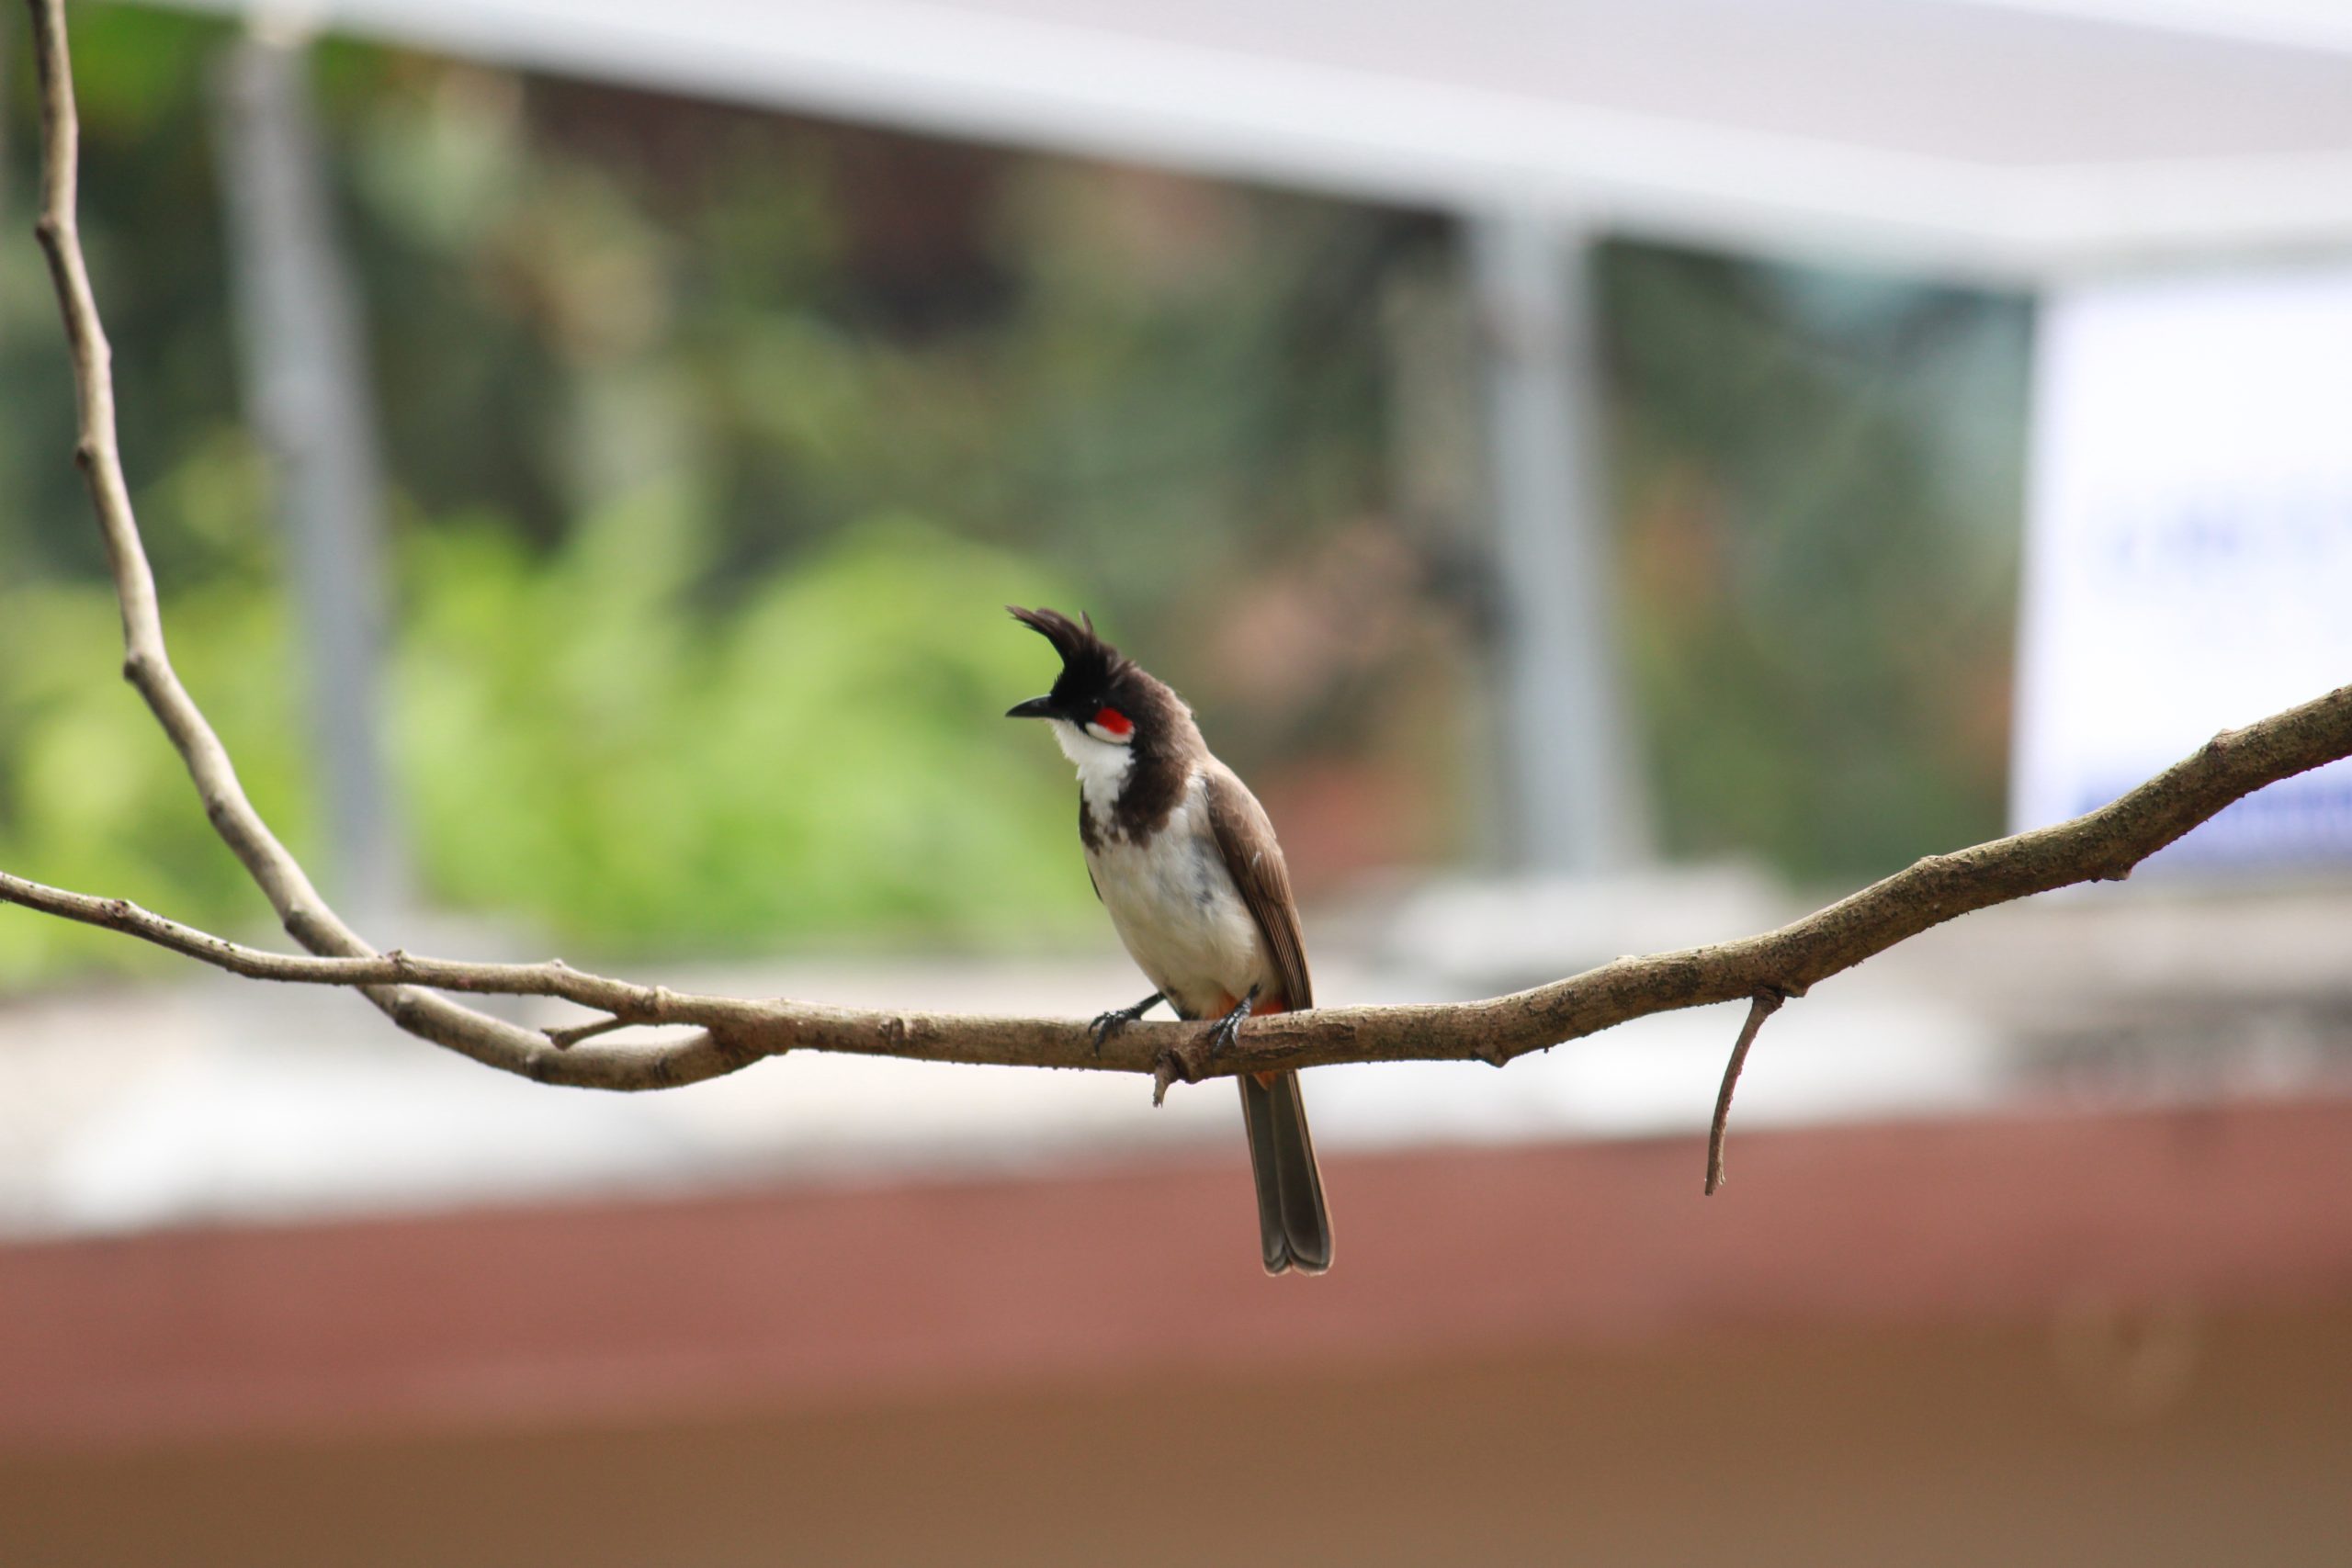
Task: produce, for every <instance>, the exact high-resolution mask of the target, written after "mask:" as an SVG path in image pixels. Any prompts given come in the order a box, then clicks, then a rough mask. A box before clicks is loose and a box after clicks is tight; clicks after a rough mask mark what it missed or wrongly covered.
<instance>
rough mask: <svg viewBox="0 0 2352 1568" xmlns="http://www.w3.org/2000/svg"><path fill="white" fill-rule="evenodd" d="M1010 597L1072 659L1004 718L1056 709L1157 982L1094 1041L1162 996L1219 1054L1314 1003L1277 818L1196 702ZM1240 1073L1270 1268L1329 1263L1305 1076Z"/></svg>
mask: <svg viewBox="0 0 2352 1568" xmlns="http://www.w3.org/2000/svg"><path fill="white" fill-rule="evenodd" d="M1005 608H1006V609H1007V610H1009V611H1011V612H1012V616H1013V618H1014V619H1015V620H1017V621H1019V622H1021V623H1022V624H1023V626H1028V627H1030V628H1031V629H1032V630H1034V631H1035V632H1037V633H1038V634H1039V635H1040V636H1042V637H1045V639H1046V641H1047V642H1050V643H1052V644H1053V645H1054V650H1055V651H1056V652H1057V653H1058V654H1060V655H1061V660H1062V668H1061V673H1060V674H1059V675H1058V676H1057V677H1056V679H1055V681H1054V686H1053V690H1052V691H1050V692H1048V693H1047V694H1046V695H1044V696H1042V697H1032V698H1030V699H1029V700H1028V701H1026V702H1023V703H1018V704H1015V705H1013V707H1012V709H1011V710H1010V711H1008V712H1007V713H1006V715H1005V716H1006V717H1007V718H1036V719H1043V720H1045V721H1046V724H1047V726H1048V727H1050V728H1052V730H1053V733H1054V739H1056V740H1057V741H1059V742H1060V743H1061V749H1062V752H1063V754H1064V755H1065V756H1067V757H1068V758H1069V760H1070V761H1071V762H1072V763H1073V764H1075V765H1076V766H1077V769H1078V795H1079V807H1078V837H1079V843H1080V847H1081V848H1082V849H1083V850H1084V852H1085V854H1086V872H1087V875H1088V877H1089V879H1090V880H1091V881H1092V882H1093V884H1094V894H1095V897H1097V898H1099V899H1101V900H1102V903H1103V908H1104V909H1105V910H1107V911H1108V912H1109V914H1110V917H1111V924H1112V926H1113V927H1114V928H1115V929H1116V930H1117V931H1118V933H1119V940H1120V941H1121V942H1123V943H1125V946H1126V950H1127V953H1128V954H1129V956H1131V957H1132V958H1134V960H1135V962H1136V967H1137V968H1139V969H1141V970H1142V971H1143V973H1144V977H1145V978H1146V979H1148V980H1149V981H1150V982H1151V983H1152V985H1153V986H1154V987H1157V989H1155V990H1154V991H1153V992H1152V994H1151V995H1150V996H1148V997H1146V998H1144V999H1143V1000H1142V1001H1140V1002H1137V1003H1136V1004H1135V1005H1134V1006H1133V1007H1126V1008H1119V1009H1115V1010H1112V1011H1109V1012H1105V1013H1103V1014H1100V1015H1098V1016H1097V1017H1096V1018H1095V1020H1094V1021H1093V1029H1094V1048H1095V1050H1096V1051H1097V1052H1098V1053H1099V1052H1100V1051H1101V1050H1102V1048H1103V1041H1104V1040H1106V1039H1108V1038H1109V1037H1110V1035H1111V1034H1112V1033H1114V1032H1116V1031H1117V1030H1120V1029H1123V1028H1125V1026H1126V1025H1127V1024H1129V1023H1132V1022H1134V1021H1136V1020H1137V1019H1140V1018H1141V1017H1143V1016H1144V1014H1145V1013H1147V1012H1148V1011H1150V1010H1151V1009H1152V1008H1154V1007H1156V1006H1158V1005H1159V1003H1160V1002H1162V1001H1165V1002H1166V1003H1167V1004H1168V1006H1169V1008H1170V1010H1173V1011H1174V1013H1175V1014H1176V1016H1177V1017H1178V1018H1182V1019H1193V1020H1204V1021H1211V1022H1212V1023H1213V1029H1212V1032H1211V1034H1210V1053H1211V1055H1212V1057H1213V1058H1214V1056H1215V1055H1216V1053H1217V1052H1219V1051H1222V1050H1223V1049H1225V1048H1226V1047H1227V1046H1228V1045H1230V1044H1231V1043H1232V1042H1233V1037H1234V1032H1235V1031H1236V1030H1237V1029H1238V1027H1239V1026H1240V1023H1241V1021H1242V1020H1243V1019H1245V1018H1247V1017H1249V1016H1250V1014H1251V1013H1252V1012H1257V1013H1273V1012H1285V1011H1289V1010H1295V1009H1304V1008H1309V1007H1312V1006H1314V1004H1315V998H1314V989H1313V984H1312V982H1311V980H1310V979H1309V977H1308V976H1307V971H1306V948H1305V946H1304V945H1303V944H1302V942H1301V939H1300V935H1299V926H1298V905H1297V902H1296V900H1295V898H1294V897H1292V894H1291V886H1290V870H1289V867H1288V866H1287V865H1286V864H1284V863H1283V851H1282V846H1281V845H1280V844H1279V843H1277V842H1276V841H1275V840H1274V825H1273V823H1272V820H1271V819H1270V818H1268V817H1267V815H1266V809H1265V807H1262V806H1261V805H1259V804H1258V797H1257V796H1256V795H1251V794H1250V790H1249V787H1248V786H1247V785H1245V784H1243V783H1242V782H1241V780H1240V778H1239V777H1238V775H1237V774H1235V773H1234V772H1233V770H1232V769H1231V768H1228V767H1227V766H1226V765H1225V764H1224V763H1223V762H1220V761H1217V759H1216V756H1215V755H1214V754H1213V753H1211V751H1210V750H1209V749H1208V744H1207V742H1205V741H1204V740H1203V739H1201V731H1200V727H1199V725H1198V724H1196V723H1195V722H1194V721H1193V710H1192V709H1191V708H1190V707H1188V706H1186V705H1185V704H1184V700H1183V699H1182V697H1180V696H1178V695H1177V694H1175V692H1174V691H1172V690H1171V689H1170V687H1169V686H1168V685H1167V683H1166V682H1162V681H1159V680H1157V679H1155V678H1154V677H1153V676H1151V675H1150V674H1148V673H1147V672H1146V671H1144V669H1143V667H1142V666H1141V665H1138V664H1137V663H1136V661H1135V660H1132V659H1129V658H1127V657H1126V656H1125V655H1124V654H1122V653H1121V652H1120V651H1119V650H1118V649H1115V648H1114V647H1112V646H1111V645H1110V644H1109V643H1107V642H1105V641H1104V640H1103V638H1102V637H1099V636H1098V635H1096V633H1095V630H1094V619H1093V617H1092V616H1091V615H1086V614H1084V613H1083V612H1081V614H1080V618H1079V619H1078V620H1076V621H1073V620H1071V619H1070V618H1069V616H1068V615H1063V614H1061V613H1060V612H1059V611H1056V610H1046V609H1036V610H1024V609H1022V608H1020V607H1019V606H1017V605H1011V604H1008V605H1006V606H1005ZM1235 1081H1236V1082H1238V1084H1239V1085H1240V1086H1241V1118H1242V1124H1243V1126H1244V1127H1245V1129H1246V1130H1247V1131H1248V1133H1249V1136H1250V1175H1251V1177H1252V1179H1254V1181H1255V1182H1256V1185H1257V1192H1258V1233H1259V1240H1260V1243H1261V1252H1262V1256H1263V1262H1264V1264H1265V1269H1266V1272H1267V1273H1269V1274H1284V1273H1289V1272H1291V1271H1293V1270H1296V1271H1297V1272H1299V1273H1301V1274H1320V1273H1322V1272H1323V1271H1324V1270H1325V1269H1329V1267H1330V1266H1331V1215H1330V1211H1329V1208H1328V1207H1327V1206H1326V1205H1325V1203H1324V1201H1323V1177H1322V1173H1321V1171H1320V1170H1319V1169H1317V1166H1316V1163H1315V1141H1314V1139H1313V1138H1312V1137H1311V1136H1309V1135H1308V1133H1307V1128H1306V1101H1305V1100H1303V1099H1302V1098H1301V1096H1300V1092H1299V1082H1298V1074H1297V1073H1296V1072H1295V1071H1287V1070H1286V1071H1282V1072H1271V1073H1251V1072H1245V1073H1240V1074H1238V1075H1236V1078H1235Z"/></svg>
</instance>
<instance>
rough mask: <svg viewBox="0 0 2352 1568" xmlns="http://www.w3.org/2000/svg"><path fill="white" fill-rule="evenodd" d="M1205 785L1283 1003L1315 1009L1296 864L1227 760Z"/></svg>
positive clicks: (1219, 839) (1222, 846) (1219, 840)
mask: <svg viewBox="0 0 2352 1568" xmlns="http://www.w3.org/2000/svg"><path fill="white" fill-rule="evenodd" d="M1204 783H1205V785H1206V790H1207V795H1208V807H1209V826H1210V827H1211V828H1212V829H1215V830H1216V847H1217V849H1218V850H1219V851H1220V852H1222V853H1223V854H1224V856H1225V868H1226V870H1227V871H1228V872H1230V873H1231V874H1232V875H1233V881H1234V885H1235V886H1238V887H1239V888H1240V889H1241V901H1242V902H1243V903H1245V904H1247V905H1249V906H1250V915H1251V916H1252V917H1253V918H1254V919H1256V920H1257V922H1258V931H1259V933H1260V934H1261V936H1263V937H1264V938H1265V941H1266V951H1267V952H1269V953H1272V955H1273V960H1274V975H1275V976H1276V977H1277V978H1278V979H1280V980H1281V982H1282V987H1283V1006H1284V1007H1288V1008H1311V1007H1313V1006H1314V1005H1315V992H1314V987H1313V985H1312V983H1311V982H1310V981H1309V980H1308V979H1307V976H1306V946H1305V945H1304V944H1303V943H1302V942H1300V941H1299V937H1298V903H1297V901H1296V900H1295V898H1293V897H1291V891H1290V868H1289V867H1288V866H1287V865H1284V864H1283V847H1282V845H1280V844H1278V843H1276V842H1275V841H1274V825H1273V823H1272V822H1271V821H1269V820H1268V819H1267V817H1266V808H1265V807H1262V806H1261V805H1259V804H1258V797H1257V796H1256V795H1251V794H1250V791H1249V788H1248V786H1246V785H1244V784H1242V782H1241V781H1240V780H1239V779H1238V778H1236V777H1234V775H1233V770H1231V769H1230V768H1227V766H1225V764H1224V763H1222V762H1211V763H1210V764H1209V766H1208V768H1207V769H1206V778H1205V780H1204Z"/></svg>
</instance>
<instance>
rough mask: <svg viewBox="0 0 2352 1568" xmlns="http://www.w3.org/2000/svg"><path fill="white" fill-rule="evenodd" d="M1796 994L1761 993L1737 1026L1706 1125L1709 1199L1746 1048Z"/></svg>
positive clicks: (1720, 1175)
mask: <svg viewBox="0 0 2352 1568" xmlns="http://www.w3.org/2000/svg"><path fill="white" fill-rule="evenodd" d="M1794 994H1795V993H1793V992H1786V991H1781V990H1762V991H1758V992H1757V993H1756V995H1755V996H1753V997H1751V998H1748V1003H1747V1022H1746V1023H1743V1024H1741V1025H1740V1026H1739V1038H1738V1039H1737V1040H1736V1041H1734V1042H1733V1043H1732V1047H1731V1060H1730V1061H1728V1062H1725V1063H1724V1085H1723V1088H1721V1089H1717V1090H1716V1091H1715V1118H1714V1120H1713V1122H1709V1123H1708V1124H1707V1181H1706V1185H1705V1186H1704V1187H1703V1188H1702V1191H1704V1192H1705V1194H1706V1195H1707V1196H1708V1197H1710V1198H1712V1197H1713V1196H1714V1195H1715V1194H1716V1193H1717V1192H1718V1191H1720V1190H1722V1189H1723V1184H1724V1136H1725V1135H1726V1134H1729V1133H1730V1131H1731V1097H1732V1091H1733V1090H1734V1089H1737V1088H1738V1087H1739V1075H1740V1071H1741V1069H1742V1068H1744V1067H1746V1066H1747V1052H1748V1048H1749V1047H1751V1046H1753V1045H1754V1044H1755V1043H1756V1036H1757V1034H1758V1032H1759V1031H1761V1030H1762V1029H1763V1027H1764V1021H1765V1020H1766V1019H1768V1018H1770V1017H1771V1016H1772V1015H1773V1014H1774V1013H1776V1012H1778V1011H1780V1010H1781V1003H1782V1002H1785V1001H1787V1000H1788V999H1789V998H1790V997H1791V996H1792V995H1794Z"/></svg>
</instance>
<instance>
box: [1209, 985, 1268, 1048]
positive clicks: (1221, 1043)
mask: <svg viewBox="0 0 2352 1568" xmlns="http://www.w3.org/2000/svg"><path fill="white" fill-rule="evenodd" d="M1257 1002H1258V987H1255V986H1252V987H1250V994H1249V995H1248V996H1246V997H1244V998H1241V1000H1240V1001H1239V1002H1238V1004H1236V1005H1235V1007H1234V1010H1232V1011H1231V1012H1229V1013H1227V1014H1226V1015H1225V1016H1224V1017H1223V1018H1221V1019H1218V1020H1217V1021H1216V1022H1215V1023H1213V1024H1211V1025H1209V1060H1210V1061H1212V1062H1214V1061H1216V1059H1217V1058H1218V1057H1219V1056H1222V1055H1225V1053H1226V1049H1227V1047H1228V1046H1230V1045H1231V1044H1232V1043H1233V1038H1234V1036H1235V1035H1236V1034H1237V1033H1238V1032H1240V1029H1241V1021H1242V1020H1243V1019H1245V1018H1248V1017H1249V1016H1250V1009H1251V1008H1252V1007H1254V1006H1256V1005H1257Z"/></svg>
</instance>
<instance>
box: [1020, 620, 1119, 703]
mask: <svg viewBox="0 0 2352 1568" xmlns="http://www.w3.org/2000/svg"><path fill="white" fill-rule="evenodd" d="M1005 608H1006V609H1008V610H1010V611H1012V618H1013V619H1014V620H1016V621H1019V622H1020V623H1021V624H1022V625H1023V626H1027V627H1029V628H1030V629H1031V630H1032V631H1035V633H1036V634H1037V635H1038V636H1040V637H1044V638H1045V639H1046V641H1047V642H1050V643H1052V644H1053V645H1054V651H1055V652H1056V653H1058V654H1060V655H1061V656H1062V672H1061V678H1060V679H1059V680H1057V681H1056V682H1054V692H1055V694H1056V695H1057V696H1069V695H1085V696H1091V697H1100V696H1103V694H1107V693H1109V692H1111V691H1112V690H1113V689H1114V688H1115V687H1116V686H1118V685H1119V684H1120V683H1121V679H1120V678H1121V677H1122V676H1124V675H1125V674H1126V673H1127V672H1128V671H1131V670H1133V669H1134V668H1135V660H1132V659H1129V658H1128V657H1127V656H1126V655H1125V654H1124V653H1121V652H1120V651H1119V650H1118V649H1115V648H1113V647H1112V646H1111V645H1110V644H1109V643H1107V642H1104V641H1103V639H1102V637H1099V636H1097V635H1096V633H1095V630H1094V618H1093V617H1092V616H1091V615H1086V614H1085V613H1084V612H1083V611H1081V612H1080V617H1079V619H1077V620H1075V621H1073V620H1071V619H1070V618H1069V616H1068V615H1063V614H1062V613H1061V612H1060V611H1059V610H1044V609H1038V610H1024V609H1023V608H1022V607H1021V606H1020V605H1018V604H1007V605H1006V606H1005Z"/></svg>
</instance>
